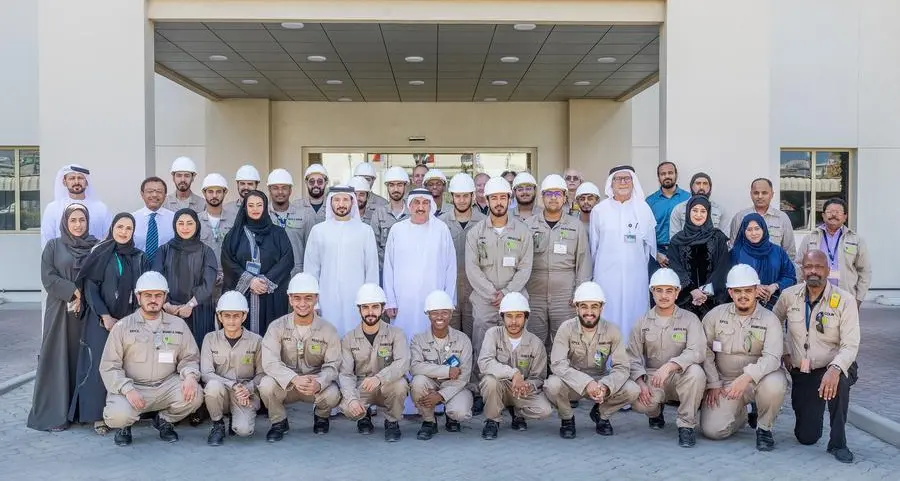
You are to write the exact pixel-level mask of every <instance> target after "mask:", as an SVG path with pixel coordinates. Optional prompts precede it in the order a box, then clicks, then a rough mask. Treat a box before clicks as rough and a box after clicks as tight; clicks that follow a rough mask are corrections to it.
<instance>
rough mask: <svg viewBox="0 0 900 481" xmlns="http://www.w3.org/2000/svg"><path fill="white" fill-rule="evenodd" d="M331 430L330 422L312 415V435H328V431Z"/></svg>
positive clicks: (325, 418)
mask: <svg viewBox="0 0 900 481" xmlns="http://www.w3.org/2000/svg"><path fill="white" fill-rule="evenodd" d="M329 429H331V420H330V419H328V418H327V417H324V418H320V417H319V416H316V415H315V414H313V433H314V434H328V430H329Z"/></svg>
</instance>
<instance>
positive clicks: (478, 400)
mask: <svg viewBox="0 0 900 481" xmlns="http://www.w3.org/2000/svg"><path fill="white" fill-rule="evenodd" d="M483 413H484V398H483V397H481V396H475V400H474V401H472V416H481V415H482V414H483Z"/></svg>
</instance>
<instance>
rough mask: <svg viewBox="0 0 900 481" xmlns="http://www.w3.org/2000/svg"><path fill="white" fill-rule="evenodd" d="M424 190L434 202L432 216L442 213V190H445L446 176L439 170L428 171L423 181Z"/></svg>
mask: <svg viewBox="0 0 900 481" xmlns="http://www.w3.org/2000/svg"><path fill="white" fill-rule="evenodd" d="M423 183H424V184H425V188H426V189H428V191H429V192H431V198H432V200H433V201H434V207H435V210H434V215H436V216H437V215H441V214H443V213H444V189H446V188H447V176H446V175H444V173H443V172H441V171H440V170H439V169H430V170H429V171H428V172H427V173H426V174H425V178H424V179H423Z"/></svg>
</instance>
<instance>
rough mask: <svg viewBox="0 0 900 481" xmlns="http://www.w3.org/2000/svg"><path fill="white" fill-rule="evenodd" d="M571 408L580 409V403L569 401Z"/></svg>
mask: <svg viewBox="0 0 900 481" xmlns="http://www.w3.org/2000/svg"><path fill="white" fill-rule="evenodd" d="M569 407H570V408H572V409H575V408H577V407H578V401H577V400H576V401H569Z"/></svg>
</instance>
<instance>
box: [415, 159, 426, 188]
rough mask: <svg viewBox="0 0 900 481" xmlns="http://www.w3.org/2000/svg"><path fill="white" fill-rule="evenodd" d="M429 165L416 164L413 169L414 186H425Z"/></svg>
mask: <svg viewBox="0 0 900 481" xmlns="http://www.w3.org/2000/svg"><path fill="white" fill-rule="evenodd" d="M428 170H429V169H428V166H427V165H425V164H416V166H415V167H413V171H412V181H413V185H412V186H413V188H415V189H422V188H425V174H427V173H428Z"/></svg>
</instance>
